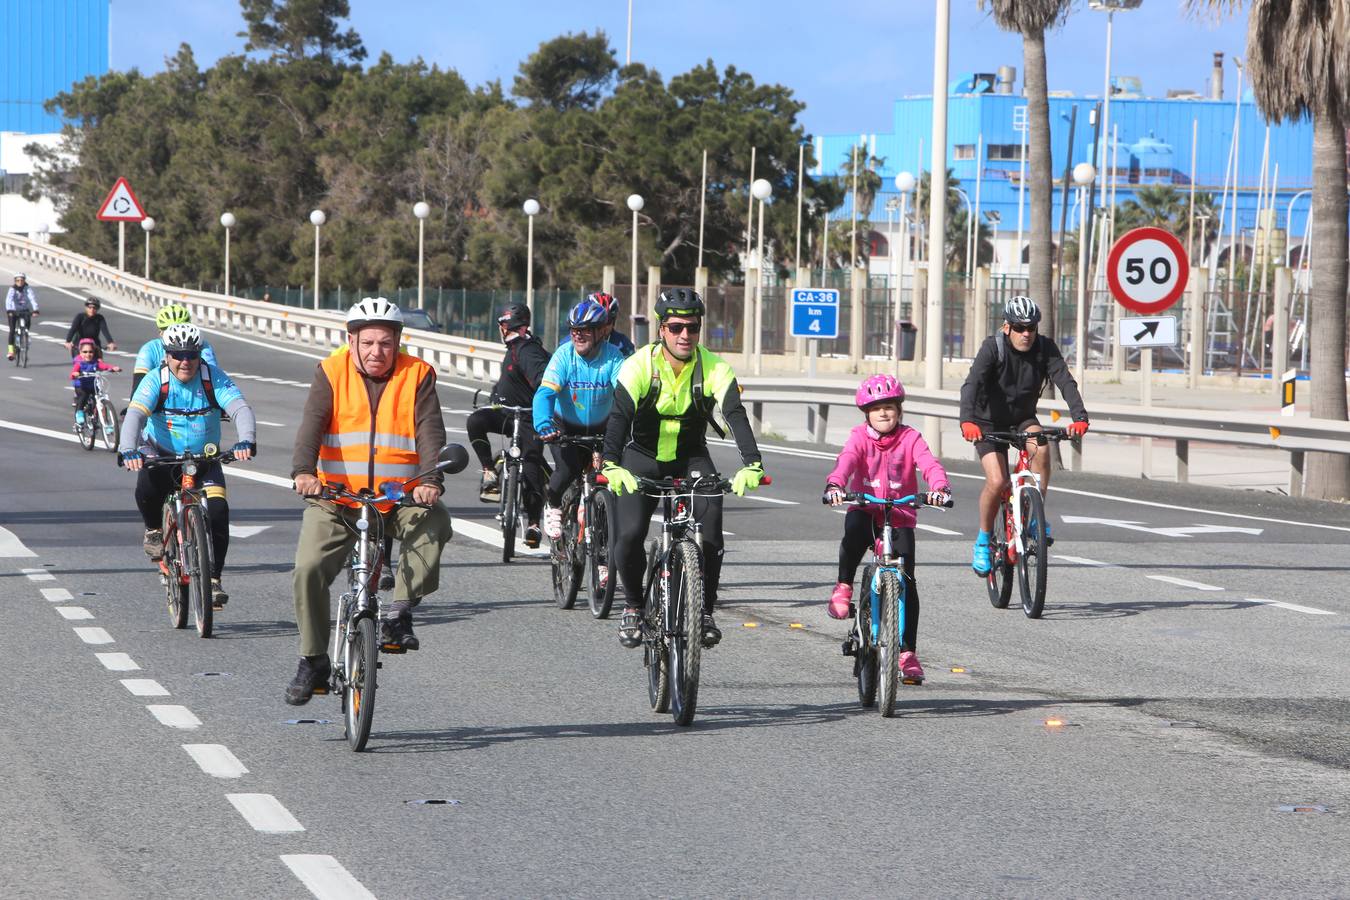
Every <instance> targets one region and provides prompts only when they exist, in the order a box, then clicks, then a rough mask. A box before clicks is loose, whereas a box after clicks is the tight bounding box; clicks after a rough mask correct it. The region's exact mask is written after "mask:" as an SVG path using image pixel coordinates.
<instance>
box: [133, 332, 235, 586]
mask: <svg viewBox="0 0 1350 900" xmlns="http://www.w3.org/2000/svg"><path fill="white" fill-rule="evenodd" d="M163 341H164V349H165V352H166V353H167V356H166V358H165V360H164V363H163V365H161V366H160V367H159V368H158V369H155V370H153V371H151V372H147V373H146V375H145V377H144V378H143V379H141V383H140V385H139V386H138V387H137V388H136V391H135V393H134V394H133V395H132V397H131V405H130V406H129V407H128V408H127V417H126V420H125V421H123V423H122V435H121V440H120V441H119V442H118V451H119V452H120V454H121V457H122V462H123V464H124V465H125V466H126V467H127V468H128V469H130V470H131V471H133V472H136V473H138V474H137V478H136V507H137V509H139V510H140V512H141V519H142V521H143V522H144V523H145V553H146V555H147V556H149V557H150V558H151V559H152V560H155V559H158V558H159V557H160V554H161V544H162V543H163V535H162V534H161V533H160V514H161V510H162V507H163V505H164V498H166V497H168V496H169V494H171V493H172V492H173V490H174V486H175V485H176V484H177V483H178V478H177V474H178V467H177V466H163V467H159V468H154V469H147V468H145V467H144V460H145V458H146V457H147V456H174V455H178V454H180V453H203V452H205V449H206V445H207V444H212V445H215V446H219V445H220V417H221V413H222V412H225V413H227V414H228V415H229V416H230V418H231V419H232V420H233V422H234V429H235V432H236V435H237V438H238V440H237V441H236V443H235V445H234V447H233V448H232V449H233V451H234V455H235V458H236V459H238V460H241V461H242V460H246V459H248V458H249V457H250V456H252V455H253V454H254V453H256V452H257V449H258V448H257V444H256V443H255V440H256V421H255V419H254V416H253V409H252V407H250V406H249V405H248V401H247V400H245V399H244V395H243V393H242V392H241V391H240V390H239V388H237V387H235V384H234V382H233V381H231V380H230V376H229V375H226V374H225V372H224V371H222V370H221V369H218V368H216V367H215V366H213V365H211V364H209V363H204V362H203V361H202V343H203V341H202V334H201V332H200V331H198V330H197V326H196V325H186V324H179V325H170V326H169V327H168V328H167V329H166V330H165V332H164V338H163ZM197 483H198V484H199V485H201V486H202V488H203V489H204V490H205V493H206V510H207V515H208V517H209V518H210V520H211V548H212V550H213V551H214V552H213V556H214V559H213V563H214V570H213V571H212V572H211V591H212V594H213V605H215V606H217V607H219V606H224V605H225V601H227V600H228V599H229V595H228V594H226V593H225V591H224V589H223V588H222V587H221V583H220V573H221V571H222V570H223V569H224V568H225V554H226V552H227V551H228V550H229V547H230V505H229V503H228V502H226V499H225V473H224V471H223V470H222V468H221V464H220V463H219V462H210V463H206V464H204V465H201V466H200V467H199V468H198V470H197Z"/></svg>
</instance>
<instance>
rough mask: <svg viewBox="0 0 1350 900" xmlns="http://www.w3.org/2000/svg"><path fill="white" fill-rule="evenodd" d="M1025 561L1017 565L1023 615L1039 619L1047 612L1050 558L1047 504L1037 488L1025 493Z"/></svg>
mask: <svg viewBox="0 0 1350 900" xmlns="http://www.w3.org/2000/svg"><path fill="white" fill-rule="evenodd" d="M1021 505H1022V557H1021V559H1019V560H1018V561H1017V585H1018V587H1019V588H1020V589H1021V591H1022V612H1024V613H1026V614H1027V618H1028V619H1039V618H1040V617H1041V612H1042V611H1043V610H1044V609H1045V577H1046V568H1047V564H1048V559H1047V557H1048V556H1049V554H1048V553H1047V552H1046V548H1045V500H1044V498H1042V497H1041V492H1040V491H1038V490H1035V489H1033V488H1027V489H1026V490H1024V491H1022V500H1021Z"/></svg>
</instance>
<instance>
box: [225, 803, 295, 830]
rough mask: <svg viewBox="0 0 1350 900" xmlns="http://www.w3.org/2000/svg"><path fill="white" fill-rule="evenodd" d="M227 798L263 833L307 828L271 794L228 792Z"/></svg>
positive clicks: (254, 827)
mask: <svg viewBox="0 0 1350 900" xmlns="http://www.w3.org/2000/svg"><path fill="white" fill-rule="evenodd" d="M225 799H226V800H229V801H230V803H231V805H233V806H234V808H235V809H237V810H239V815H241V816H243V817H244V821H246V822H248V824H249V825H251V826H252V827H253V830H254V831H261V832H262V833H263V834H287V833H290V832H294V831H304V830H305V826H303V825H301V824H300V822H299V820H297V819H296V818H295V816H293V815H291V813H290V810H288V809H287V808H286V807H284V806H282V805H281V801H280V800H278V799H277V798H276V797H273V796H272V795H271V794H226V795H225Z"/></svg>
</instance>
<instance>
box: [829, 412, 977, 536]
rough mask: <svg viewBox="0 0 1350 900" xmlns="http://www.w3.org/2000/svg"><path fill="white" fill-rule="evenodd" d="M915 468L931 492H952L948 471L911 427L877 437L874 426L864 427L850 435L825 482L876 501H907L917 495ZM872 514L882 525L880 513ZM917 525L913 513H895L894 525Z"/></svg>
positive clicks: (856, 429) (906, 511)
mask: <svg viewBox="0 0 1350 900" xmlns="http://www.w3.org/2000/svg"><path fill="white" fill-rule="evenodd" d="M916 467H917V468H918V469H921V470H922V471H923V480H924V481H926V482H927V483H928V489H929V490H933V491H949V490H951V482H950V481H949V480H948V478H947V470H946V469H944V468H942V463H940V462H938V461H937V457H935V456H934V455H933V451H932V450H929V449H928V442H927V441H925V440H924V439H923V435H921V434H919V432H917V431H915V430H914V429H913V428H910V427H909V426H908V425H901V426H900V427H899V428H897V429H895V430H894V431H892V432H891V433H890V434H877V432H876V431H875V430H874V429H873V428H872V426H871V425H868V424H866V423H863V424H862V425H859V426H857V427H856V428H854V429H853V430H852V431H850V432H849V434H848V440H847V441H845V442H844V450H843V452H841V453H840V454H839V459H838V461H837V462H836V463H835V465H834V471H833V472H831V473H830V475H829V477H828V478H826V479H825V482H826V484H833V485H837V486H839V487H842V488H845V489H847V490H849V491H854V492H860V491H866V492H867V493H869V494H872V495H874V496H877V497H887V498H890V497H905V496H907V495H909V494H913V493H917V490H918V479H916V478H915V477H914V470H915V468H916ZM871 512H872V516H873V518H875V519H876V522H877V524H878V525H880V524H881V510H879V509H877V508H875V507H872V508H871ZM914 521H915V516H914V511H913V510H911V509H896V510H893V516H892V519H891V523H892V524H893V525H896V526H899V527H901V528H913V527H914Z"/></svg>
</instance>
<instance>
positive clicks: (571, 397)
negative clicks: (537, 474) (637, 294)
mask: <svg viewBox="0 0 1350 900" xmlns="http://www.w3.org/2000/svg"><path fill="white" fill-rule="evenodd" d="M591 297H592V299H587V300H583V301H581V302H580V303H578V304H577V305H576V306H575V307H573V309H572V311H571V312H570V313H568V314H567V326H568V331H569V334H570V335H571V340H570V341H564V342H563V343H562V345H561V346H559V347H558V350H557V352H556V353H554V354H553V358H552V359H550V360H549V362H548V367H547V368H546V369H544V375H543V378H542V379H541V380H540V382H539V390H537V391H535V393H534V430H535V433H536V434H538V435H539V439H540V440H542V441H544V442H545V443H552V442H554V441H557V440H558V438H560V437H562V436H563V435H569V436H573V437H575V436H579V435H599V436H603V435H604V433H605V422H606V421H607V420H608V419H609V410H610V407H611V406H613V404H614V378H615V376H616V375H617V374H618V372H619V367H620V366H621V365H623V360H624V357H623V353H622V352H620V350H619V348H618V347H617V346H616V345H614V344H612V343H610V342H608V341H606V340H604V338H603V337H602V335H603V329H604V328H605V323H606V322H607V321H608V318H609V308H608V305H607V304H604V303H598V302H596V300H595V299H593V298H595V297H596V295H594V294H592V295H591ZM549 449H550V450H551V451H552V453H553V476H552V477H551V478H549V480H548V491H547V497H546V499H547V501H548V505H547V506H546V507H545V508H544V533H545V534H547V535H548V536H549V538H550V539H552V540H555V541H556V540H558V539H559V538H560V537H562V495H563V492H564V491H565V490H567V486H568V485H569V484H571V483H572V482H573V481H575V480H576V479H577V478H578V477H579V476H580V475H581V472H582V469H583V468H585V465H586V462H587V461H588V460H589V459H590V455H591V451H590V450H589V449H588V448H585V447H577V446H574V445H566V446H558V445H555V446H553V447H550V448H549Z"/></svg>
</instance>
